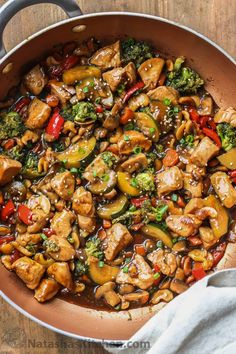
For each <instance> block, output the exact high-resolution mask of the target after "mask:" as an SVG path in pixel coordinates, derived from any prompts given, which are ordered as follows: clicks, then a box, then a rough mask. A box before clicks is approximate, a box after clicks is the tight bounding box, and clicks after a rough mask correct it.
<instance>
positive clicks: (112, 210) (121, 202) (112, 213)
mask: <svg viewBox="0 0 236 354" xmlns="http://www.w3.org/2000/svg"><path fill="white" fill-rule="evenodd" d="M128 204H129V202H128V198H127V197H126V196H125V195H124V194H121V195H120V196H118V197H117V198H116V199H115V200H113V201H111V202H110V203H106V204H102V205H99V206H98V210H97V213H98V216H99V217H100V218H102V219H106V220H110V219H114V218H117V217H119V216H120V215H122V214H124V212H125V211H126V209H127V207H128Z"/></svg>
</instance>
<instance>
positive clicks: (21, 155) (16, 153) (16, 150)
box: [3, 145, 27, 162]
mask: <svg viewBox="0 0 236 354" xmlns="http://www.w3.org/2000/svg"><path fill="white" fill-rule="evenodd" d="M3 153H4V154H5V155H7V156H8V157H10V158H11V159H13V160H17V161H20V162H24V160H25V156H26V154H27V150H26V149H24V148H23V149H22V148H21V147H20V146H19V145H15V146H13V148H12V149H10V150H7V151H4V152H3Z"/></svg>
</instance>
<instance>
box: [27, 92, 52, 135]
mask: <svg viewBox="0 0 236 354" xmlns="http://www.w3.org/2000/svg"><path fill="white" fill-rule="evenodd" d="M50 113H51V107H49V105H48V104H46V103H44V102H43V101H41V100H39V99H38V98H36V97H35V98H34V99H33V101H32V102H31V104H30V105H29V110H28V117H27V118H26V120H25V125H26V126H27V128H29V129H38V128H42V127H43V126H44V124H45V123H46V121H47V120H48V118H49V116H50Z"/></svg>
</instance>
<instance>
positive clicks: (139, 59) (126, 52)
mask: <svg viewBox="0 0 236 354" xmlns="http://www.w3.org/2000/svg"><path fill="white" fill-rule="evenodd" d="M152 57H153V51H152V49H151V47H150V46H149V44H147V43H145V42H141V41H137V40H136V39H133V38H128V39H125V40H124V41H122V42H121V58H122V62H123V63H124V64H128V63H130V62H131V61H132V62H133V63H134V64H135V65H136V67H139V65H140V64H142V63H143V62H144V61H145V60H146V59H149V58H152Z"/></svg>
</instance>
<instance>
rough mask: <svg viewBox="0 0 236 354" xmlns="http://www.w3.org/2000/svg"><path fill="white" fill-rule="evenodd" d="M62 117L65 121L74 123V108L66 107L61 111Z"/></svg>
mask: <svg viewBox="0 0 236 354" xmlns="http://www.w3.org/2000/svg"><path fill="white" fill-rule="evenodd" d="M60 115H61V116H62V117H63V118H64V119H65V120H69V121H71V122H73V121H74V117H73V114H72V106H69V105H68V106H65V107H64V108H63V109H61V110H60Z"/></svg>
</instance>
